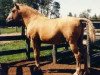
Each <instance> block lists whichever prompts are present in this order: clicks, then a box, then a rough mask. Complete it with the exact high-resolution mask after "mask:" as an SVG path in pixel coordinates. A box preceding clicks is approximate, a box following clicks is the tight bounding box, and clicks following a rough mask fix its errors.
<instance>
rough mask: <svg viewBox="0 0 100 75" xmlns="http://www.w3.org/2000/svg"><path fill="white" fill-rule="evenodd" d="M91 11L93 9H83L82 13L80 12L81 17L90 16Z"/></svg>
mask: <svg viewBox="0 0 100 75" xmlns="http://www.w3.org/2000/svg"><path fill="white" fill-rule="evenodd" d="M90 12H91V9H87V10H86V11H83V12H82V13H80V14H79V17H82V18H90Z"/></svg>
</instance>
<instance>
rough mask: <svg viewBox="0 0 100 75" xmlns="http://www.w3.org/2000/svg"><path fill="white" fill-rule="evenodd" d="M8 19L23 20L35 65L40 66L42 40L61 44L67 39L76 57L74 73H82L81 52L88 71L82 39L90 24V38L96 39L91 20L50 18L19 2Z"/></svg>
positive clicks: (76, 74)
mask: <svg viewBox="0 0 100 75" xmlns="http://www.w3.org/2000/svg"><path fill="white" fill-rule="evenodd" d="M6 20H7V21H13V20H15V21H19V20H22V21H23V23H24V24H25V26H26V28H27V32H26V33H27V37H28V38H29V39H30V40H31V41H32V45H33V50H34V57H35V65H36V66H37V67H39V55H40V51H39V48H40V44H41V42H44V43H49V44H60V43H62V42H64V41H66V42H68V43H69V45H70V48H71V50H72V52H73V53H74V55H75V59H76V72H75V73H74V75H80V73H81V54H82V55H83V58H84V73H85V74H86V73H87V72H88V67H87V57H86V56H87V53H86V50H85V48H84V46H83V44H82V40H83V32H84V28H85V27H86V26H88V27H87V28H88V32H89V37H90V40H92V41H94V40H95V30H94V27H93V24H92V22H91V21H90V20H88V19H86V18H75V17H65V18H57V19H49V18H47V17H45V16H44V15H42V14H40V13H39V12H38V11H37V10H35V9H33V8H31V7H29V6H27V5H24V4H18V3H16V4H15V6H14V7H13V8H12V10H11V12H10V13H9V16H8V17H7V19H6ZM84 22H85V23H84Z"/></svg>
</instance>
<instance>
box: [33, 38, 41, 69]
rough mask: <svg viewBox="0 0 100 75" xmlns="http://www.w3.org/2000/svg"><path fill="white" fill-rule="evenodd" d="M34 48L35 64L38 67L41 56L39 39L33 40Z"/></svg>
mask: <svg viewBox="0 0 100 75" xmlns="http://www.w3.org/2000/svg"><path fill="white" fill-rule="evenodd" d="M32 44H33V50H34V58H35V65H36V68H39V67H40V64H39V56H40V50H39V49H40V43H39V42H38V41H37V40H32Z"/></svg>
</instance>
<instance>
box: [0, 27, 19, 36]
mask: <svg viewBox="0 0 100 75" xmlns="http://www.w3.org/2000/svg"><path fill="white" fill-rule="evenodd" d="M15 32H21V27H13V28H12V27H4V28H0V34H5V33H7V34H9V33H15Z"/></svg>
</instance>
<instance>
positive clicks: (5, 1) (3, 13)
mask: <svg viewBox="0 0 100 75" xmlns="http://www.w3.org/2000/svg"><path fill="white" fill-rule="evenodd" d="M12 4H13V1H12V0H0V18H1V19H5V18H6V17H7V15H8V13H9V11H10V9H11V7H12Z"/></svg>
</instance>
